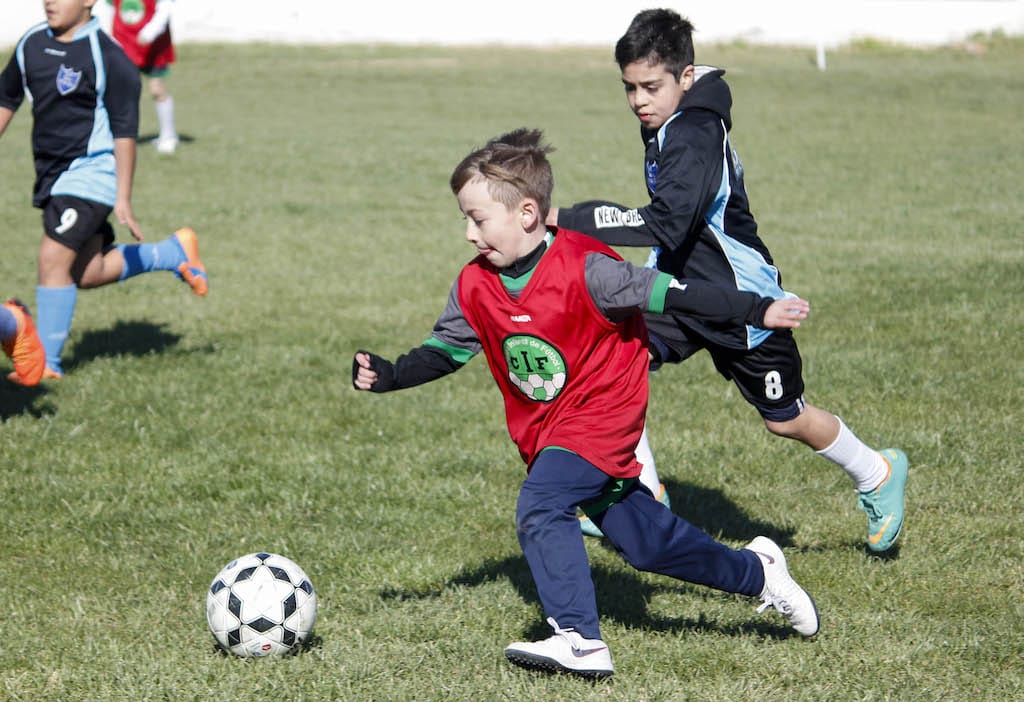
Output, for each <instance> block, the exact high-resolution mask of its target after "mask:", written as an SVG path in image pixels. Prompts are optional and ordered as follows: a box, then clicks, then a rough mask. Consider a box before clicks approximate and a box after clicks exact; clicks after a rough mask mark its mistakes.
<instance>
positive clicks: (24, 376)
mask: <svg viewBox="0 0 1024 702" xmlns="http://www.w3.org/2000/svg"><path fill="white" fill-rule="evenodd" d="M3 306H4V307H6V308H7V309H8V310H10V311H11V314H13V315H14V318H15V319H16V320H17V323H18V329H17V331H16V332H15V334H14V338H13V339H8V340H7V341H5V342H3V348H4V353H6V354H7V355H8V356H9V357H10V358H11V361H13V362H14V372H13V373H10V374H8V376H7V379H8V380H10V381H11V382H13V383H17V384H18V385H25V386H32V385H37V384H38V383H39V381H40V379H41V378H42V377H43V372H44V369H45V368H46V351H45V349H43V342H42V341H41V340H40V339H39V333H38V332H37V331H36V325H35V324H34V323H33V322H32V315H31V314H29V311H28V308H27V307H25V305H23V304H22V303H21V302H20V301H18V300H8V301H7V302H5V303H4V304H3Z"/></svg>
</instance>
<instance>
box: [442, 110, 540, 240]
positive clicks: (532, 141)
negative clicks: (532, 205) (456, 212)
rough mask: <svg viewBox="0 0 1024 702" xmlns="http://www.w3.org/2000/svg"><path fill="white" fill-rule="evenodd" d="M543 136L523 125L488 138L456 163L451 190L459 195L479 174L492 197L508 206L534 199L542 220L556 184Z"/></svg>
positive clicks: (450, 182)
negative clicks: (488, 139) (482, 144)
mask: <svg viewBox="0 0 1024 702" xmlns="http://www.w3.org/2000/svg"><path fill="white" fill-rule="evenodd" d="M543 138H544V134H543V132H541V131H540V130H539V129H525V128H522V129H516V130H515V131H511V132H508V133H507V134H502V135H501V136H499V137H495V138H494V139H491V140H490V141H488V142H487V143H486V144H485V145H484V146H483V147H481V148H479V149H477V150H476V151H474V152H473V153H471V154H469V156H466V158H464V159H462V162H461V163H460V164H459V165H458V166H456V167H455V170H454V171H453V172H452V177H451V179H450V180H449V185H450V186H451V189H452V193H454V194H456V195H458V194H459V191H460V190H462V188H463V187H465V185H466V183H468V182H469V181H471V180H474V179H477V178H482V179H484V180H485V181H487V191H488V192H489V193H490V194H491V197H493V198H494V200H495V201H496V202H500V203H502V204H503V205H505V207H507V208H512V207H515V206H516V205H518V204H519V203H520V202H521V201H522V200H523V199H524V198H531V199H533V200H536V201H537V205H538V206H539V207H540V210H541V212H540V216H541V219H542V220H543V218H545V217H547V214H548V210H549V209H550V208H551V191H552V190H553V189H554V187H555V179H554V176H553V175H552V174H551V164H550V163H549V162H548V158H547V155H548V154H549V153H551V152H552V151H554V148H553V147H551V146H549V145H547V144H544V143H543Z"/></svg>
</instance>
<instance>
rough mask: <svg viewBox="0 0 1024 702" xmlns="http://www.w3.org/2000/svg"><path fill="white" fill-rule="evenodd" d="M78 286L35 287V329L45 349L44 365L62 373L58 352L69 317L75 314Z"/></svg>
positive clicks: (69, 326)
mask: <svg viewBox="0 0 1024 702" xmlns="http://www.w3.org/2000/svg"><path fill="white" fill-rule="evenodd" d="M77 301H78V288H77V287H75V286H74V285H68V286H66V287H62V288H44V287H43V286H41V285H40V286H37V287H36V329H37V330H38V331H39V339H40V340H41V341H42V342H43V348H44V349H46V365H47V367H48V368H49V369H50V370H54V371H57V372H58V373H63V372H64V370H63V369H62V368H61V365H60V353H61V351H63V350H64V342H65V341H67V338H68V332H69V331H70V330H71V318H72V317H74V315H75V303H76V302H77Z"/></svg>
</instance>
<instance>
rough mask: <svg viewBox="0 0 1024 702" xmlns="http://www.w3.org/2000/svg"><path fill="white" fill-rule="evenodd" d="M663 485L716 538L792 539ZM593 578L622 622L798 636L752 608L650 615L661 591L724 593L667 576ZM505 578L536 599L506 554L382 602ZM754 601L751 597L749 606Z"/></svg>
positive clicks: (609, 572) (719, 500) (709, 499)
mask: <svg viewBox="0 0 1024 702" xmlns="http://www.w3.org/2000/svg"><path fill="white" fill-rule="evenodd" d="M666 489H667V490H668V491H669V496H670V497H671V499H672V510H673V511H674V512H675V513H676V514H678V515H680V516H683V517H684V518H685V519H687V520H688V521H690V522H691V523H692V524H695V525H697V526H699V527H700V528H701V529H703V530H705V531H707V532H709V533H711V534H718V535H720V538H730V539H738V540H744V541H745V540H749V539H752V538H753V537H755V536H757V535H759V534H760V535H765V536H768V537H769V538H771V539H773V540H774V541H776V542H777V543H778V544H780V545H788V544H792V542H793V538H792V536H793V533H794V531H793V530H792V529H781V528H779V527H776V526H774V525H772V524H770V523H767V522H762V521H758V520H752V519H750V518H749V517H748V516H747V515H746V514H745V513H744V512H743V511H742V510H740V509H739V508H737V507H736V505H734V504H733V503H732V502H730V501H729V500H728V499H727V498H726V497H725V496H723V495H722V493H721V492H719V491H718V490H711V489H707V488H702V487H699V486H696V485H691V484H687V483H668V484H667V485H666ZM600 544H601V547H603V548H607V549H612V548H613V547H612V546H611V544H609V543H608V542H607V541H604V540H601V541H600ZM591 577H592V578H593V581H594V588H595V590H596V592H597V602H598V609H599V610H600V614H601V616H602V617H603V618H609V619H612V620H614V621H616V622H618V623H620V624H622V625H624V626H628V627H632V628H641V629H648V630H652V631H664V632H680V631H708V632H715V633H720V634H725V635H739V634H756V635H758V636H764V637H769V638H775V639H785V638H790V637H799V634H797V633H796V632H795V631H793V629H792V628H790V627H789V626H788V625H786V624H784V623H783V622H782V620H781V618H779V617H771V616H770V615H764V616H760V615H756V614H754V613H753V607H751V614H752V616H751V618H750V620H749V621H748V622H745V623H743V624H739V625H735V624H731V625H721V624H718V623H716V622H714V621H711V620H708V619H705V618H704V617H703V616H700V617H698V618H696V619H693V618H683V617H664V616H652V615H651V613H650V611H649V606H648V605H649V603H650V601H651V599H652V598H653V597H654V596H656V595H657V594H659V593H671V592H678V591H680V590H689V591H691V592H692V594H693V596H695V597H701V598H707V597H721V596H722V593H719V592H718V591H716V590H713V589H710V588H705V587H703V586H699V585H692V584H689V583H684V582H681V581H678V580H673V579H672V578H669V577H663V578H659V582H657V583H653V584H652V583H650V582H648V581H647V579H645V578H642V577H640V576H639V575H638V574H637V572H636V571H633V570H626V569H620V568H609V567H606V566H604V565H603V564H596V565H595V564H593V563H592V564H591ZM498 580H505V581H508V582H509V583H511V584H512V586H513V587H514V588H515V589H516V591H517V592H518V593H519V595H520V597H522V598H523V600H524V601H526V602H532V603H539V598H538V596H537V590H536V587H535V586H534V583H533V577H532V575H531V574H530V569H529V567H528V566H527V563H526V559H525V558H524V557H523V556H521V555H517V556H510V557H508V558H505V559H502V560H494V559H489V560H487V561H485V562H484V563H483V564H482V565H481V566H479V567H477V568H474V569H472V570H467V571H464V572H462V573H458V574H456V575H455V576H453V577H452V578H451V579H449V580H448V581H447V582H445V583H444V584H442V585H441V586H440V587H428V588H422V589H396V588H390V589H387V590H383V591H381V593H380V595H381V598H382V599H385V600H398V601H403V600H410V599H412V600H418V599H432V598H437V597H440V596H441V595H442V594H443V593H444V592H445V591H447V590H450V589H454V588H459V587H474V586H478V585H482V584H485V583H490V582H495V581H498ZM755 602H756V600H754V599H753V598H751V604H752V605H753V604H754V603H755ZM525 635H526V636H527V637H528V638H530V639H533V640H536V639H543V638H547V637H548V636H550V635H551V629H550V627H548V626H547V625H546V624H544V623H542V622H536V623H535V624H533V625H532V626H531V627H530V628H529V629H528V630H527V631H526V632H525Z"/></svg>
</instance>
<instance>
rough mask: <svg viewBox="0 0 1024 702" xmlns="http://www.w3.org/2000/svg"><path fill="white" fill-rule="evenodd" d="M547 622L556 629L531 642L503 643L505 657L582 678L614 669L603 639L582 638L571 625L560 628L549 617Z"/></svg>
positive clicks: (537, 667)
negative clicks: (505, 644) (569, 627)
mask: <svg viewBox="0 0 1024 702" xmlns="http://www.w3.org/2000/svg"><path fill="white" fill-rule="evenodd" d="M548 624H550V625H551V628H552V629H554V630H555V635H554V636H552V637H551V638H548V639H544V640H543V641H535V642H533V643H530V642H525V641H517V642H515V643H511V644H509V645H508V646H506V647H505V658H508V659H509V660H510V661H511V662H513V663H515V664H516V665H519V666H522V667H524V668H533V669H540V670H548V671H551V672H554V673H572V674H574V675H579V676H582V677H585V678H606V677H608V676H609V675H611V674H612V673H614V672H615V666H614V665H612V654H611V652H610V651H609V650H608V647H607V646H606V645H605V643H604V641H602V640H601V639H585V638H583V637H582V636H580V635H579V634H577V633H576V632H575V631H573V630H572V629H562V628H560V627H559V626H558V623H557V622H555V620H554V619H552V618H551V617H548Z"/></svg>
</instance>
